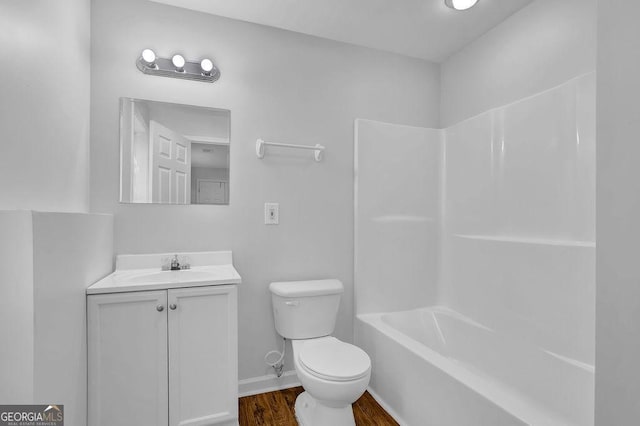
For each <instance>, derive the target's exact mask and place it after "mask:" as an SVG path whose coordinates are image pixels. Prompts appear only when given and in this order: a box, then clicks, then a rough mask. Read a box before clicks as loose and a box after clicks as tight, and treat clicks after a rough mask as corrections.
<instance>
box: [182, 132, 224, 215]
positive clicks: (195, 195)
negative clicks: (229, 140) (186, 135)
mask: <svg viewBox="0 0 640 426" xmlns="http://www.w3.org/2000/svg"><path fill="white" fill-rule="evenodd" d="M196 140H197V142H196ZM191 153H192V155H191V202H192V203H193V204H228V203H229V167H228V164H229V144H225V143H220V142H218V141H216V140H213V139H208V140H205V139H203V138H199V139H195V138H192V139H191Z"/></svg>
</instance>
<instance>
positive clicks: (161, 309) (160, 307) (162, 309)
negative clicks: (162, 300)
mask: <svg viewBox="0 0 640 426" xmlns="http://www.w3.org/2000/svg"><path fill="white" fill-rule="evenodd" d="M156 309H157V310H158V312H162V311H164V306H162V305H158V306H156Z"/></svg>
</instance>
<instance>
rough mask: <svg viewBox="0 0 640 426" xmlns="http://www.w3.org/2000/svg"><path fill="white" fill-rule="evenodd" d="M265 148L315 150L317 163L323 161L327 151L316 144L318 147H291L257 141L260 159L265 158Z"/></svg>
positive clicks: (289, 145)
mask: <svg viewBox="0 0 640 426" xmlns="http://www.w3.org/2000/svg"><path fill="white" fill-rule="evenodd" d="M265 146H278V147H281V148H293V149H310V150H313V157H314V158H315V160H316V161H322V157H323V153H324V150H325V149H326V148H325V147H324V146H322V145H320V144H316V146H308V145H291V144H288V143H276V142H265V141H263V140H262V139H258V140H257V141H256V155H257V156H258V158H264V150H265Z"/></svg>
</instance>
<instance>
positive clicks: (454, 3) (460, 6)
mask: <svg viewBox="0 0 640 426" xmlns="http://www.w3.org/2000/svg"><path fill="white" fill-rule="evenodd" d="M476 3H478V0H444V4H446V5H447V6H449V7H450V8H451V9H455V10H467V9H471V8H472V7H473V6H475V5H476Z"/></svg>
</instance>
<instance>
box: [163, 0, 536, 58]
mask: <svg viewBox="0 0 640 426" xmlns="http://www.w3.org/2000/svg"><path fill="white" fill-rule="evenodd" d="M152 1H155V2H158V3H165V4H168V5H172V6H177V7H183V8H187V9H192V10H196V11H200V12H206V13H211V14H214V15H220V16H226V17H228V18H233V19H238V20H241V21H247V22H254V23H257V24H263V25H268V26H272V27H277V28H282V29H286V30H290V31H296V32H299V33H304V34H309V35H314V36H317V37H323V38H328V39H331V40H337V41H342V42H346V43H352V44H357V45H360V46H365V47H371V48H374V49H381V50H386V51H389V52H395V53H399V54H402V55H407V56H413V57H417V58H423V59H427V60H430V61H435V62H441V61H443V60H444V59H446V58H447V57H448V56H450V55H451V54H453V53H455V52H457V51H458V50H460V49H461V48H462V47H464V46H465V45H466V44H468V43H470V42H471V41H473V40H475V39H476V38H478V37H479V36H481V35H482V34H484V33H485V32H487V31H488V30H489V29H491V28H493V27H494V26H496V25H497V24H498V23H500V22H502V21H503V20H505V19H506V18H507V17H509V16H510V15H511V14H513V13H514V12H516V11H518V10H519V9H522V8H523V7H525V6H526V5H527V4H529V3H530V2H531V1H532V0H479V2H478V4H477V5H476V6H475V7H473V8H471V9H469V10H467V11H463V12H457V11H454V10H452V9H449V8H448V7H446V6H445V4H444V0H152Z"/></svg>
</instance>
